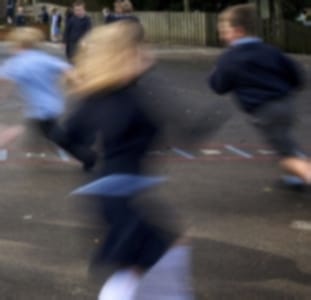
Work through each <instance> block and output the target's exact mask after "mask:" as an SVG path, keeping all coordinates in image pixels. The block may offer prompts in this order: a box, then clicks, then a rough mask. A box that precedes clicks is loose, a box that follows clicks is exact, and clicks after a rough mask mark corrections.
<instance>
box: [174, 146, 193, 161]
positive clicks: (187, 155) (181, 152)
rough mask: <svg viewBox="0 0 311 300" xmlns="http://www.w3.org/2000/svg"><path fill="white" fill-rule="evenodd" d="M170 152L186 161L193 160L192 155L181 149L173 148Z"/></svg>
mask: <svg viewBox="0 0 311 300" xmlns="http://www.w3.org/2000/svg"><path fill="white" fill-rule="evenodd" d="M171 150H172V151H173V152H174V153H176V154H178V155H180V156H182V157H184V158H186V159H195V156H194V155H192V154H191V153H189V152H186V151H184V150H182V149H180V148H175V147H173V148H172V149H171Z"/></svg>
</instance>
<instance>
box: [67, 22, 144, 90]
mask: <svg viewBox="0 0 311 300" xmlns="http://www.w3.org/2000/svg"><path fill="white" fill-rule="evenodd" d="M141 32H142V29H141V25H140V24H137V23H136V22H131V21H120V22H115V23H113V24H110V25H104V26H99V27H96V28H94V29H93V30H91V31H90V32H89V33H88V34H87V35H86V36H85V37H84V38H83V39H82V41H81V42H80V46H79V48H78V51H77V53H76V56H75V57H74V59H73V62H74V65H75V68H74V69H73V71H72V73H71V74H70V78H71V79H72V80H73V84H72V85H71V86H69V92H70V93H80V94H81V93H82V94H90V93H93V92H96V91H99V90H112V89H117V88H119V87H121V86H123V85H126V84H127V83H128V81H129V79H132V78H133V77H135V76H136V75H138V74H136V73H137V72H138V69H139V55H138V53H139V46H140V44H141V41H142V33H141Z"/></svg>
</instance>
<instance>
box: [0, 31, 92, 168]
mask: <svg viewBox="0 0 311 300" xmlns="http://www.w3.org/2000/svg"><path fill="white" fill-rule="evenodd" d="M7 39H8V41H9V42H10V44H11V45H12V52H13V56H12V57H10V58H9V59H7V60H6V61H5V62H4V64H3V65H2V66H1V67H0V79H1V80H2V81H4V82H5V83H6V84H7V85H8V86H10V83H11V84H14V85H15V86H16V87H17V88H18V89H19V91H20V92H21V95H23V100H24V103H25V105H24V106H25V111H24V116H25V119H26V121H27V124H28V125H30V126H31V127H32V128H34V129H37V130H38V131H39V132H40V133H41V134H42V135H43V136H44V137H45V138H47V139H48V140H50V141H52V142H54V143H55V144H56V145H58V146H60V147H61V148H63V149H64V150H66V151H67V152H68V153H70V154H72V155H73V156H74V157H75V158H76V159H78V160H79V161H81V162H82V164H83V168H84V170H86V171H87V170H89V169H90V168H91V167H92V166H93V165H94V163H95V154H94V153H93V152H92V151H91V150H89V149H88V148H84V147H83V146H82V145H79V146H78V145H76V144H75V143H73V142H72V141H70V142H68V141H66V143H64V142H63V141H62V139H61V137H62V134H61V133H62V131H61V129H60V126H58V121H59V117H60V116H61V115H62V114H63V112H64V106H65V103H64V102H65V101H64V94H63V92H62V89H61V85H60V83H61V82H60V81H61V78H62V76H64V74H66V73H67V72H69V70H70V68H71V66H70V65H69V64H68V63H67V62H64V61H63V60H61V59H59V58H57V57H55V56H52V55H49V54H47V53H45V52H44V51H43V50H40V45H41V43H42V42H43V40H44V36H43V33H42V32H41V31H40V30H38V29H36V28H32V27H21V28H16V29H14V30H13V31H11V32H10V33H9V35H8V37H7ZM15 132H16V131H15ZM15 132H14V130H13V132H9V133H8V135H13V134H14V133H15Z"/></svg>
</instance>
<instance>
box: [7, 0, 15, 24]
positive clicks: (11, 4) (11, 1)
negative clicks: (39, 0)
mask: <svg viewBox="0 0 311 300" xmlns="http://www.w3.org/2000/svg"><path fill="white" fill-rule="evenodd" d="M14 10H15V0H7V4H6V21H7V23H8V24H12V23H13V20H14Z"/></svg>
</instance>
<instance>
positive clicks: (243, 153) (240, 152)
mask: <svg viewBox="0 0 311 300" xmlns="http://www.w3.org/2000/svg"><path fill="white" fill-rule="evenodd" d="M225 149H227V150H228V151H230V152H232V153H234V154H236V155H239V156H242V157H244V158H246V159H251V158H253V155H251V154H250V153H248V152H246V151H244V150H241V149H239V148H236V147H234V146H232V145H225Z"/></svg>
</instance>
